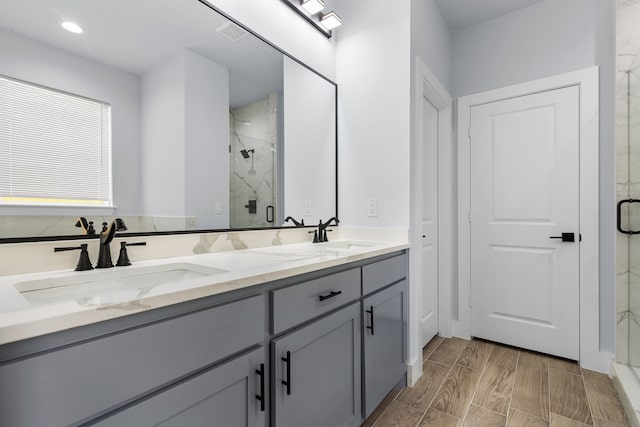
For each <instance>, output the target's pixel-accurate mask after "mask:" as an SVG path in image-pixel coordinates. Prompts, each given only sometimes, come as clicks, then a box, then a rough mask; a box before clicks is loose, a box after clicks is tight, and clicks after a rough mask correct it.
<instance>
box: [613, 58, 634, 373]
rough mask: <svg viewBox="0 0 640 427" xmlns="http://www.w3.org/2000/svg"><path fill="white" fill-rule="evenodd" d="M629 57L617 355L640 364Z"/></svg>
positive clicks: (622, 129)
mask: <svg viewBox="0 0 640 427" xmlns="http://www.w3.org/2000/svg"><path fill="white" fill-rule="evenodd" d="M626 59H627V62H628V65H627V66H626V67H624V68H621V69H619V71H618V138H617V141H618V147H617V149H618V166H617V170H618V173H617V174H618V179H617V184H618V189H617V191H618V205H617V222H618V225H617V228H618V234H617V249H618V255H617V264H618V265H617V269H618V270H617V271H618V275H617V276H618V277H617V294H618V297H617V315H618V316H617V323H618V325H617V346H618V349H617V358H618V361H619V362H621V363H626V364H630V365H632V366H640V63H639V61H638V56H634V57H633V58H626ZM629 59H631V60H629ZM621 62H623V61H621Z"/></svg>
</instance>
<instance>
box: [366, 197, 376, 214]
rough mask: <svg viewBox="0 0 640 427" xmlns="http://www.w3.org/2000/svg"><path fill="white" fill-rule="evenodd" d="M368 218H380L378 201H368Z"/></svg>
mask: <svg viewBox="0 0 640 427" xmlns="http://www.w3.org/2000/svg"><path fill="white" fill-rule="evenodd" d="M367 216H378V199H369V200H367Z"/></svg>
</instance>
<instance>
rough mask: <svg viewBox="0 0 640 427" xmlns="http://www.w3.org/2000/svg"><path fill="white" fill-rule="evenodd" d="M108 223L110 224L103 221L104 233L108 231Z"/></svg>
mask: <svg viewBox="0 0 640 427" xmlns="http://www.w3.org/2000/svg"><path fill="white" fill-rule="evenodd" d="M108 225H109V224H108V223H107V222H103V223H102V233H104V232H105V231H107V226H108Z"/></svg>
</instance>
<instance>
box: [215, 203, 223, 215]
mask: <svg viewBox="0 0 640 427" xmlns="http://www.w3.org/2000/svg"><path fill="white" fill-rule="evenodd" d="M214 209H215V212H216V214H221V213H222V203H221V202H216V203H215V204H214Z"/></svg>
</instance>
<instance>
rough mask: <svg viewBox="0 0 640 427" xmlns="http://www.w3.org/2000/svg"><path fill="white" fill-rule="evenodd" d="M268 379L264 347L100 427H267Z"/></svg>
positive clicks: (121, 414)
mask: <svg viewBox="0 0 640 427" xmlns="http://www.w3.org/2000/svg"><path fill="white" fill-rule="evenodd" d="M265 375H266V368H265V350H264V347H259V348H258V349H256V350H253V351H251V352H249V353H248V354H245V355H243V356H239V357H236V358H234V359H232V360H231V361H230V362H227V363H224V364H222V365H220V366H217V367H215V368H212V369H209V370H207V371H205V372H204V373H201V374H198V375H195V376H194V377H192V378H190V379H188V380H186V381H184V382H182V383H180V384H178V385H176V386H174V387H171V388H169V389H168V390H165V391H163V392H161V393H159V394H157V395H155V396H153V397H151V398H149V399H147V400H145V401H143V402H142V403H139V404H137V405H135V406H132V407H130V408H128V409H126V410H124V411H122V412H120V413H118V414H116V415H114V416H112V417H109V418H107V419H105V420H103V421H102V422H99V423H97V424H96V425H97V426H100V427H122V426H165V427H171V426H175V427H186V426H188V427H211V426H229V427H264V425H265V422H266V416H265V412H264V411H265V407H262V406H261V404H262V402H261V401H260V399H263V398H264V396H265V389H268V388H267V386H266V383H265V381H266V378H265ZM258 398H259V399H258ZM265 403H266V401H265Z"/></svg>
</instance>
